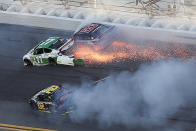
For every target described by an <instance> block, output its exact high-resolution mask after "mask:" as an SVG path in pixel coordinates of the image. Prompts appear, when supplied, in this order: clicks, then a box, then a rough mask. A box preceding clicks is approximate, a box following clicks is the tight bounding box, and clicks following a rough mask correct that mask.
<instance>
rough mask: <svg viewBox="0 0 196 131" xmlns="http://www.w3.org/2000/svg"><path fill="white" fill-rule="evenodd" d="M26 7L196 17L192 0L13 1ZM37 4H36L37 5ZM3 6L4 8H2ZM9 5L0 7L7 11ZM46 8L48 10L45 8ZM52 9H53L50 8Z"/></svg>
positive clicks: (195, 6) (195, 3)
mask: <svg viewBox="0 0 196 131" xmlns="http://www.w3.org/2000/svg"><path fill="white" fill-rule="evenodd" d="M13 1H18V2H20V3H21V5H23V6H25V5H28V4H31V3H34V4H32V6H39V4H43V3H44V4H48V5H54V8H57V9H60V8H64V9H77V8H79V10H82V9H91V8H92V9H96V10H106V11H111V12H112V11H114V12H124V13H140V14H147V15H149V16H165V15H167V16H175V15H176V14H184V15H196V2H194V0H193V1H190V0H186V1H184V0H121V1H117V0H13ZM35 3H36V4H35ZM2 6H3V7H2ZM8 6H9V5H8V4H7V6H6V5H2V4H1V6H0V9H1V10H6V7H8ZM45 8H47V7H46V6H45ZM50 8H51V7H50Z"/></svg>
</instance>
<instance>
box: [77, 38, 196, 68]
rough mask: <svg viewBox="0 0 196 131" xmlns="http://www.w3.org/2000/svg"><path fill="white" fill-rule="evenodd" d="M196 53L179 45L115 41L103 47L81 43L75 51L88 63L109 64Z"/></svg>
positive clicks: (161, 58)
mask: <svg viewBox="0 0 196 131" xmlns="http://www.w3.org/2000/svg"><path fill="white" fill-rule="evenodd" d="M194 54H196V53H194V52H192V51H190V50H189V49H188V48H187V47H185V46H183V47H181V46H177V45H173V44H172V45H136V44H129V43H124V42H118V41H115V42H113V43H112V44H111V45H110V46H109V47H107V48H106V49H103V48H102V47H101V46H100V45H95V46H88V45H84V44H81V45H80V44H79V45H78V46H77V48H76V49H75V51H74V56H75V57H76V58H83V59H85V60H86V61H88V64H95V63H101V64H107V63H111V62H120V61H123V60H132V61H137V60H142V61H153V60H163V59H169V58H192V57H193V55H194Z"/></svg>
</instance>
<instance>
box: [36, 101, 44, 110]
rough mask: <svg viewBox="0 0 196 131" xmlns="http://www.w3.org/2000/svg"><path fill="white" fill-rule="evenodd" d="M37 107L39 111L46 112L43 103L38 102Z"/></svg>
mask: <svg viewBox="0 0 196 131" xmlns="http://www.w3.org/2000/svg"><path fill="white" fill-rule="evenodd" d="M37 106H38V109H40V110H45V106H44V104H43V103H41V102H37Z"/></svg>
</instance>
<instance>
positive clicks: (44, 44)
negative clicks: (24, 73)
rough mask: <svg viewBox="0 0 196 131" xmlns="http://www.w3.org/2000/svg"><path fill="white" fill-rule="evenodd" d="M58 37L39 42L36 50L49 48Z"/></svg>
mask: <svg viewBox="0 0 196 131" xmlns="http://www.w3.org/2000/svg"><path fill="white" fill-rule="evenodd" d="M59 39H60V37H49V38H48V39H47V40H45V41H43V42H41V43H40V44H39V46H38V47H37V48H49V47H50V46H51V45H52V44H54V43H56V41H58V40H59Z"/></svg>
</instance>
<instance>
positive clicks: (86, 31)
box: [80, 24, 98, 33]
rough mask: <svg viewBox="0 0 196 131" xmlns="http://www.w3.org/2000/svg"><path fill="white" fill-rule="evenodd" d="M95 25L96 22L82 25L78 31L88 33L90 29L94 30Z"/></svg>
mask: <svg viewBox="0 0 196 131" xmlns="http://www.w3.org/2000/svg"><path fill="white" fill-rule="evenodd" d="M97 26H98V25H97V24H91V25H89V26H86V27H84V28H83V29H82V30H81V31H80V32H85V33H89V32H91V31H92V30H94V29H95V28H96V27H97Z"/></svg>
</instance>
